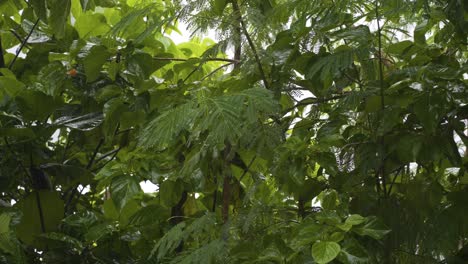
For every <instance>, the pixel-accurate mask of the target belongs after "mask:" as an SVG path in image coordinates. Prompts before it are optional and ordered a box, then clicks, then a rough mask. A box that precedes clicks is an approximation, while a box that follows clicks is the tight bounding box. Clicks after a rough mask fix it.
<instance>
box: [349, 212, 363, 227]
mask: <svg viewBox="0 0 468 264" xmlns="http://www.w3.org/2000/svg"><path fill="white" fill-rule="evenodd" d="M365 220H366V219H365V218H364V217H362V216H360V215H358V214H352V215H350V216H348V218H346V221H345V223H348V224H351V225H353V226H355V225H360V224H362V223H364V221H365Z"/></svg>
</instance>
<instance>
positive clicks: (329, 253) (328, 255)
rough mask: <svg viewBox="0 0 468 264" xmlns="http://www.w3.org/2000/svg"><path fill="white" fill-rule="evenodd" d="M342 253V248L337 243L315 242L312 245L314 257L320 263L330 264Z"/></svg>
mask: <svg viewBox="0 0 468 264" xmlns="http://www.w3.org/2000/svg"><path fill="white" fill-rule="evenodd" d="M340 251H341V247H340V245H339V244H338V243H336V242H324V241H321V242H315V243H314V245H312V257H313V258H314V260H315V261H316V262H317V263H319V264H322V263H329V262H331V261H332V260H334V259H335V258H336V257H337V256H338V254H339V253H340Z"/></svg>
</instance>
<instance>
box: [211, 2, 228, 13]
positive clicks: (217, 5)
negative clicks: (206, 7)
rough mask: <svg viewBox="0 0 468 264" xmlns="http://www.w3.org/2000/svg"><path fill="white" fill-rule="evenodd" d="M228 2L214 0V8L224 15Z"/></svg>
mask: <svg viewBox="0 0 468 264" xmlns="http://www.w3.org/2000/svg"><path fill="white" fill-rule="evenodd" d="M227 3H228V1H227V0H214V3H213V10H214V11H215V12H216V14H217V15H222V14H223V11H224V9H225V8H226V6H227Z"/></svg>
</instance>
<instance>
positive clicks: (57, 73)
mask: <svg viewBox="0 0 468 264" xmlns="http://www.w3.org/2000/svg"><path fill="white" fill-rule="evenodd" d="M66 72H67V70H66V68H65V67H64V66H63V65H62V63H61V62H58V61H55V62H52V63H50V64H48V65H47V66H45V67H43V68H42V69H41V71H40V72H39V75H38V76H37V77H38V79H39V80H40V82H41V83H42V85H43V87H42V89H41V90H42V91H43V92H44V93H45V94H47V95H50V96H56V95H59V94H60V93H61V92H62V89H63V86H64V84H65V81H66V80H67V74H66Z"/></svg>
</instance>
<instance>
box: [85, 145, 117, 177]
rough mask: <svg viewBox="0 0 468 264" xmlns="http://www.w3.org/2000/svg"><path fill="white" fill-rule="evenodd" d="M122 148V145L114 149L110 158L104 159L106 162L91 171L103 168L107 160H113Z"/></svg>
mask: <svg viewBox="0 0 468 264" xmlns="http://www.w3.org/2000/svg"><path fill="white" fill-rule="evenodd" d="M121 149H122V147H119V148H118V149H116V150H115V152H114V155H112V157H111V158H110V160H108V161H106V163H104V164H103V165H102V166H99V167H97V168H95V169H93V170H92V172H95V171H98V170H100V169H102V168H104V167H105V166H106V165H107V164H108V163H109V162H111V161H113V160H114V159H115V157H116V156H117V154H119V151H120V150H121Z"/></svg>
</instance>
